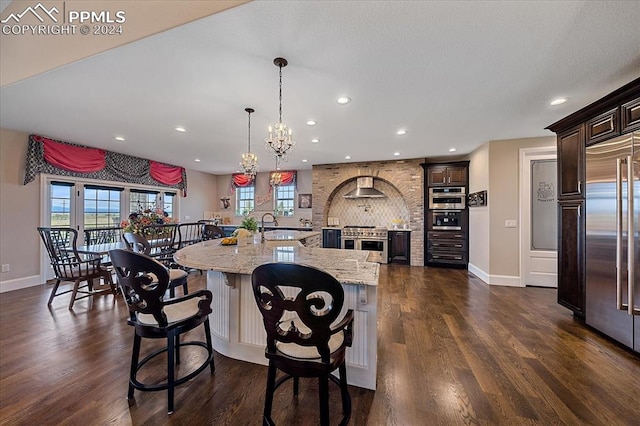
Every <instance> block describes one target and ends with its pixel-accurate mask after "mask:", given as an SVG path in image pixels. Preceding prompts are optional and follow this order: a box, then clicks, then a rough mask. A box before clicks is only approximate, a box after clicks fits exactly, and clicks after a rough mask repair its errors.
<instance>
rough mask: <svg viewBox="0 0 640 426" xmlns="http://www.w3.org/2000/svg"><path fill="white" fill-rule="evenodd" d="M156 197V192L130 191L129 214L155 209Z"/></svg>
mask: <svg viewBox="0 0 640 426" xmlns="http://www.w3.org/2000/svg"><path fill="white" fill-rule="evenodd" d="M157 197H158V191H145V190H141V189H132V190H131V194H130V196H129V213H136V212H142V211H144V210H147V209H149V210H152V209H155V208H156V201H157Z"/></svg>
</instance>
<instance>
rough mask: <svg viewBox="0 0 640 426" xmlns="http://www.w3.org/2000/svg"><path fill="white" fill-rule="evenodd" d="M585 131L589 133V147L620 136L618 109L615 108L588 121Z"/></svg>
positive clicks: (587, 137)
mask: <svg viewBox="0 0 640 426" xmlns="http://www.w3.org/2000/svg"><path fill="white" fill-rule="evenodd" d="M585 129H586V132H587V135H586V143H587V145H591V144H594V143H597V142H600V141H603V140H605V139H609V138H612V137H614V136H618V135H619V134H620V120H619V117H618V108H614V109H612V110H610V111H607V112H605V113H604V114H600V115H599V116H597V117H594V118H592V119H590V120H588V121H587V123H586V125H585Z"/></svg>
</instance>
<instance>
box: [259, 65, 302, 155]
mask: <svg viewBox="0 0 640 426" xmlns="http://www.w3.org/2000/svg"><path fill="white" fill-rule="evenodd" d="M273 64H274V65H275V66H277V67H278V69H279V70H278V76H279V78H280V81H279V86H278V96H279V97H278V100H279V101H280V103H279V104H278V122H277V123H276V124H275V126H273V127H272V126H269V133H268V136H267V137H266V138H265V140H264V142H265V149H266V150H267V151H268V152H270V153H271V154H274V155H275V156H277V157H278V161H280V162H282V161H287V154H289V153H290V152H291V150H292V149H293V146H294V145H295V144H296V143H295V141H294V140H293V138H292V133H293V131H292V129H291V128H290V127H288V126H287V125H286V124H284V123H283V122H282V68H284V67H286V66H287V64H288V62H287V60H286V59H285V58H275V59H274V60H273Z"/></svg>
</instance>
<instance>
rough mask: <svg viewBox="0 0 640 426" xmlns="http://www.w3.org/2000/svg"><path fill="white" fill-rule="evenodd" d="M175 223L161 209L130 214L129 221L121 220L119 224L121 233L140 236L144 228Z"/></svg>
mask: <svg viewBox="0 0 640 426" xmlns="http://www.w3.org/2000/svg"><path fill="white" fill-rule="evenodd" d="M171 223H177V222H176V221H175V220H174V219H173V218H171V217H170V216H169V214H168V213H167V212H165V211H163V210H162V209H146V210H143V211H141V212H136V213H131V214H130V215H129V220H123V221H122V222H121V223H120V226H121V227H122V232H125V233H126V232H131V233H134V234H142V230H143V228H144V227H145V226H149V225H165V224H171Z"/></svg>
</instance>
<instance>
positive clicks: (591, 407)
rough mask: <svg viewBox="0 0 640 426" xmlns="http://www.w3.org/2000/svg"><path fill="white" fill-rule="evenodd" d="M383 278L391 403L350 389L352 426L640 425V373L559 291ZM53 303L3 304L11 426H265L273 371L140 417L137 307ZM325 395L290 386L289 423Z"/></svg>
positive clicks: (0, 350) (2, 381)
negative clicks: (133, 316)
mask: <svg viewBox="0 0 640 426" xmlns="http://www.w3.org/2000/svg"><path fill="white" fill-rule="evenodd" d="M381 275H382V276H381V280H380V286H379V293H378V294H379V296H378V303H379V306H378V315H379V322H378V336H379V338H378V354H379V356H378V389H377V390H376V391H375V392H374V391H369V390H363V389H359V388H355V387H351V395H352V398H353V415H352V420H351V424H354V425H458V424H460V425H462V424H484V425H503V424H504V425H515V424H517V425H522V424H540V425H550V424H568V425H586V424H589V425H625V424H627V425H632V424H635V425H638V424H640V359H639V358H638V357H637V356H635V355H633V354H631V353H630V352H628V351H626V350H624V349H622V348H620V347H618V346H617V345H615V344H613V343H611V342H610V341H608V340H607V339H605V338H604V337H602V336H600V335H598V334H597V333H595V332H593V331H591V330H589V329H587V328H586V327H585V326H583V325H582V324H580V323H579V322H578V321H577V320H575V319H574V318H573V317H572V316H571V314H570V312H569V311H568V310H566V309H564V308H562V307H560V306H559V305H557V304H556V302H555V299H556V291H555V290H554V289H543V288H525V289H522V288H508V287H489V286H487V285H486V284H484V283H483V282H481V281H480V280H478V279H477V278H475V277H474V276H473V275H471V274H468V272H467V271H460V270H444V269H433V268H420V267H402V266H386V265H383V266H382V269H381ZM190 286H191V288H198V287H203V286H204V279H203V278H202V276H200V275H198V274H197V273H196V274H192V275H191V284H190ZM49 290H50V286H44V285H43V286H39V287H32V288H28V289H23V290H18V291H14V292H10V293H4V294H1V295H0V424H3V425H14V424H20V425H42V424H78V425H97V424H114V425H129V424H134V425H162V424H189V425H208V424H211V425H214V424H215V425H227V424H228V425H258V424H261V413H262V407H263V401H264V400H263V392H264V383H265V380H266V367H263V366H258V365H253V364H249V363H244V362H240V361H235V360H231V359H228V358H226V357H223V356H221V355H218V354H216V357H215V362H216V373H215V374H213V375H210V374H209V373H208V371H206V372H204V373H202V374H200V375H199V376H198V377H197V378H196V379H194V380H193V381H191V382H189V383H187V384H185V385H183V386H181V387H180V388H178V390H177V392H176V412H175V413H174V414H172V415H171V416H168V415H167V413H166V392H146V393H140V392H136V397H135V402H134V403H133V404H131V405H129V403H128V402H127V400H126V392H127V376H128V369H129V356H130V351H131V344H132V333H133V330H132V329H131V327H129V326H127V325H126V323H125V317H126V306H125V304H124V302H123V301H122V300H121V299H119V300H117V301H116V302H115V303H114V299H113V297H112V296H98V297H96V298H95V299H94V300H93V302H90V299H85V300H82V301H79V302H77V303H76V304H75V307H74V310H73V311H69V310H67V304H68V299H67V296H68V295H65V296H61V297H58V298H56V300H54V304H53V306H52V307H51V309H47V307H46V300H47V297H48V293H49ZM195 335H197V336H202V332H201V331H198V332H197V333H195ZM155 346H156V345H155V344H153V343H152V344H146V345H143V351H144V350H148V349H149V348H152V347H155ZM199 356H200V355H199V354H195V353H194V354H191V355H188V356H183V363H182V367H181V368H186V367H188V365H189V364H190V363H192V362H196V361H197V359H198V357H199ZM154 368H155V367H154V365H150V366H149V371H152V370H154ZM164 368H165V366H164V364H162V363H160V362H159V363H158V365H157V369H158V370H163V369H164ZM316 390H317V387H316V384H315V383H313V382H309V381H304V380H303V381H302V382H301V389H300V396H299V398H298V400H297V401H294V400H293V398H292V395H291V389H290V386H287V385H285V386H283V388H282V389H281V390H279V393H278V396H277V398H276V400H275V409H274V412H275V413H277V414H276V415H275V416H274V418H275V420H276V422H278V424H281V425H296V424H305V425H306V424H310V425H313V424H317V423H318V421H317V417H316V407H317V402H316V401H317V400H316ZM330 390H331V391H332V393H331V404H332V405H331V406H332V410H333V413H332V414H333V417H332V420H336V419H337V417H338V416H339V414H340V401H339V393H338V392H337V389H336V388H333V387H331V388H330Z"/></svg>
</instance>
